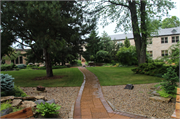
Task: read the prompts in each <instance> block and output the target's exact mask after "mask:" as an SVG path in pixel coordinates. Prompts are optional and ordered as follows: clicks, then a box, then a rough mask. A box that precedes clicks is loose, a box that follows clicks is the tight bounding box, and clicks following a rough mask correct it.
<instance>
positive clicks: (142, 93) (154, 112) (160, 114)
mask: <svg viewBox="0 0 180 119" xmlns="http://www.w3.org/2000/svg"><path fill="white" fill-rule="evenodd" d="M155 84H157V83H152V84H136V85H134V89H133V90H128V89H124V87H125V85H118V86H102V90H103V95H104V98H105V99H106V101H109V102H110V103H111V104H112V105H113V106H114V107H115V111H124V112H129V113H133V114H138V115H144V116H147V117H155V118H170V116H171V115H172V114H173V112H174V109H175V102H169V103H162V102H158V101H152V100H149V97H150V94H149V92H150V90H151V89H150V88H151V87H153V86H154V85H155Z"/></svg>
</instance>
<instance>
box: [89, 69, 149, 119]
mask: <svg viewBox="0 0 180 119" xmlns="http://www.w3.org/2000/svg"><path fill="white" fill-rule="evenodd" d="M91 73H92V72H91ZM92 74H93V75H94V76H95V77H96V79H97V80H98V78H97V76H96V75H95V74H94V73H92ZM98 82H99V80H98ZM98 91H99V96H100V100H101V102H102V104H103V105H104V107H105V108H106V111H107V112H108V113H114V114H118V115H122V116H127V117H131V118H138V119H139V118H147V117H146V116H140V115H135V114H129V113H126V112H122V111H118V112H115V111H113V110H112V108H111V107H110V106H109V104H108V103H107V102H106V100H105V99H104V97H103V93H102V90H101V85H100V83H99V84H98Z"/></svg>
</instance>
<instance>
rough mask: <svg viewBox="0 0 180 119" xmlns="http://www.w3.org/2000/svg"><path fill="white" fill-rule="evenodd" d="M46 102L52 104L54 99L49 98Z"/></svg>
mask: <svg viewBox="0 0 180 119" xmlns="http://www.w3.org/2000/svg"><path fill="white" fill-rule="evenodd" d="M46 102H47V103H49V104H52V103H55V100H54V99H51V100H49V101H46Z"/></svg>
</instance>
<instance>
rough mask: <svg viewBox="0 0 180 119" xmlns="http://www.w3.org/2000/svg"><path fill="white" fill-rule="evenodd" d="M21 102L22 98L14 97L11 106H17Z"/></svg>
mask: <svg viewBox="0 0 180 119" xmlns="http://www.w3.org/2000/svg"><path fill="white" fill-rule="evenodd" d="M21 102H22V100H20V99H14V100H13V102H12V105H11V106H13V107H16V106H19V105H20V104H21Z"/></svg>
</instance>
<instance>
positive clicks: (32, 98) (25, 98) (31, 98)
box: [23, 96, 35, 100]
mask: <svg viewBox="0 0 180 119" xmlns="http://www.w3.org/2000/svg"><path fill="white" fill-rule="evenodd" d="M23 100H35V97H33V96H31V97H23Z"/></svg>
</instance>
